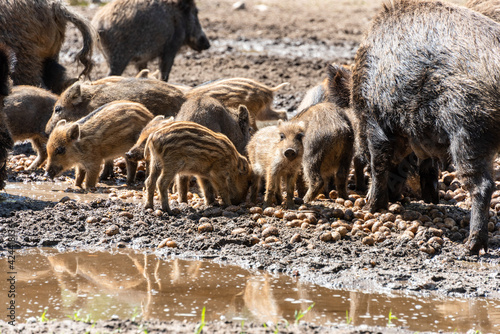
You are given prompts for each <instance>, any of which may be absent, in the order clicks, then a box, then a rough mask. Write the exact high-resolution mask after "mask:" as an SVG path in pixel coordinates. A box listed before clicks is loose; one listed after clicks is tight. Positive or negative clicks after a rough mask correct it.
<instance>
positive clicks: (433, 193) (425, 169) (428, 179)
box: [418, 159, 439, 204]
mask: <svg viewBox="0 0 500 334" xmlns="http://www.w3.org/2000/svg"><path fill="white" fill-rule="evenodd" d="M418 174H419V175H420V189H421V191H422V198H423V200H424V202H425V203H434V204H439V192H438V179H439V169H438V166H437V163H436V162H435V161H434V160H433V159H425V160H424V161H422V162H421V163H420V166H419V170H418Z"/></svg>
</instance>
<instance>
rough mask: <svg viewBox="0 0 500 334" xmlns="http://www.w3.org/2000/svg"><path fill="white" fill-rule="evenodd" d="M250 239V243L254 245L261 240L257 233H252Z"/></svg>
mask: <svg viewBox="0 0 500 334" xmlns="http://www.w3.org/2000/svg"><path fill="white" fill-rule="evenodd" d="M248 241H249V242H250V245H252V246H253V245H256V244H258V243H259V242H260V239H259V238H258V237H257V236H256V235H252V236H250V238H249V239H248Z"/></svg>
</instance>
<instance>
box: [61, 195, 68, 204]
mask: <svg viewBox="0 0 500 334" xmlns="http://www.w3.org/2000/svg"><path fill="white" fill-rule="evenodd" d="M69 200H71V198H69V196H64V197H63V198H61V199H60V200H59V203H66V202H67V201H69Z"/></svg>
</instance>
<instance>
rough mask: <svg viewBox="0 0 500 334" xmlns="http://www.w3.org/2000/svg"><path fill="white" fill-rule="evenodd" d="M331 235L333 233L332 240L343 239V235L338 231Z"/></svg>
mask: <svg viewBox="0 0 500 334" xmlns="http://www.w3.org/2000/svg"><path fill="white" fill-rule="evenodd" d="M331 235H332V241H335V242H337V241H339V240H340V239H342V235H341V234H340V233H339V232H338V231H333V232H332V233H331Z"/></svg>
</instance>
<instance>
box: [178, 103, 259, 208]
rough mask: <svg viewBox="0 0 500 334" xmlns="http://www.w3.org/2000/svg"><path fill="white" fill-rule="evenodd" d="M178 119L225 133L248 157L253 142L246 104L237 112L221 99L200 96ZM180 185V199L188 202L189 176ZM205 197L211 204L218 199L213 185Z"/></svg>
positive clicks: (180, 178)
mask: <svg viewBox="0 0 500 334" xmlns="http://www.w3.org/2000/svg"><path fill="white" fill-rule="evenodd" d="M175 120H176V121H189V122H195V123H198V124H200V125H203V126H205V127H207V128H208V129H210V130H212V131H214V132H218V133H222V134H224V135H226V136H227V137H228V138H229V140H230V141H231V142H232V143H233V144H234V146H235V147H236V150H237V151H238V152H239V153H240V154H245V148H246V146H247V143H248V141H249V140H250V123H249V122H250V120H249V114H248V109H247V107H245V106H244V105H240V106H239V107H238V109H237V110H235V111H230V110H228V109H227V108H226V107H224V105H222V103H221V102H219V100H216V99H214V98H212V97H210V96H205V95H201V96H196V97H193V98H190V99H187V100H186V102H185V103H184V104H183V105H182V107H181V110H180V111H179V113H178V114H177V116H176V117H175ZM206 182H208V181H206ZM176 184H177V191H178V192H179V200H180V201H181V202H187V192H188V185H189V176H179V177H177V183H176ZM207 184H208V183H207ZM204 195H205V196H206V199H207V201H208V202H209V203H212V202H213V201H214V200H215V194H214V193H213V191H209V185H207V187H206V188H205V192H204Z"/></svg>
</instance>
